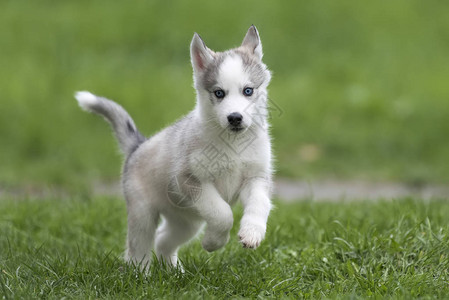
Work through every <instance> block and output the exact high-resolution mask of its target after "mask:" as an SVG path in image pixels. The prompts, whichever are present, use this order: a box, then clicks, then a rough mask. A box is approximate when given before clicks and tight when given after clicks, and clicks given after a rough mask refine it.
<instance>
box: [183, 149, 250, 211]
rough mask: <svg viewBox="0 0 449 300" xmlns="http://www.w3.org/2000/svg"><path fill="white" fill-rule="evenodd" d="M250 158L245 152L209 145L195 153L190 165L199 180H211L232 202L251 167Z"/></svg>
mask: <svg viewBox="0 0 449 300" xmlns="http://www.w3.org/2000/svg"><path fill="white" fill-rule="evenodd" d="M250 165H251V159H250V157H249V156H248V155H246V154H245V153H240V154H237V153H234V152H232V151H225V150H222V149H220V148H215V147H210V148H205V149H203V151H201V152H198V153H196V154H195V156H194V157H193V160H192V167H193V169H194V173H195V175H196V176H197V177H198V178H200V180H202V181H203V180H204V181H209V182H213V183H214V185H215V187H216V188H217V190H218V192H219V193H220V195H221V196H222V197H223V199H224V200H225V201H227V202H228V203H233V202H234V201H235V200H236V198H237V197H238V194H239V193H240V189H241V187H242V184H243V182H244V178H245V177H246V176H247V174H248V171H249V170H250V169H251V168H250Z"/></svg>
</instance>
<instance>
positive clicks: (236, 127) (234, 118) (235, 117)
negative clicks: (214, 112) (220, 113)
mask: <svg viewBox="0 0 449 300" xmlns="http://www.w3.org/2000/svg"><path fill="white" fill-rule="evenodd" d="M242 121H243V116H242V114H240V113H238V112H233V113H231V114H229V115H228V122H229V125H230V129H231V130H232V131H235V132H238V131H240V130H242V129H243V127H242Z"/></svg>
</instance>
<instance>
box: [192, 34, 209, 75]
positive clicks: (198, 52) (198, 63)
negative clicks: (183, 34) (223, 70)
mask: <svg viewBox="0 0 449 300" xmlns="http://www.w3.org/2000/svg"><path fill="white" fill-rule="evenodd" d="M213 55H214V52H213V51H212V50H210V49H209V48H207V47H206V44H204V42H203V40H202V39H201V38H200V36H199V35H198V33H195V34H194V35H193V39H192V43H191V44H190V59H191V60H192V66H193V71H194V73H195V74H200V73H202V72H204V70H206V67H207V66H208V65H209V64H210V63H211V62H212V61H213V59H214V56H213Z"/></svg>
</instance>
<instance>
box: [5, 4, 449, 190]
mask: <svg viewBox="0 0 449 300" xmlns="http://www.w3.org/2000/svg"><path fill="white" fill-rule="evenodd" d="M252 23H254V24H256V25H257V26H258V29H259V31H260V34H261V38H262V42H263V47H264V52H265V56H264V60H265V62H266V63H267V65H268V66H269V67H270V68H271V69H272V70H273V74H274V76H273V80H272V83H271V86H270V98H271V100H272V103H274V104H275V105H273V107H274V108H275V110H274V112H273V116H272V124H273V126H272V134H273V141H274V150H275V155H276V157H277V166H276V169H277V170H278V174H279V175H280V176H290V177H300V178H303V179H314V178H340V179H341V178H349V179H351V178H364V179H367V180H371V179H373V180H385V181H388V180H397V181H403V182H409V183H428V182H437V183H447V182H448V180H449V168H447V166H448V165H449V139H448V138H447V132H449V122H448V121H447V120H448V118H449V101H447V99H448V98H449V89H448V83H447V78H449V60H448V59H447V53H449V36H448V32H449V18H447V5H446V3H445V2H444V1H436V0H431V1H419V0H412V1H409V0H407V1H406V0H399V1H372V2H369V3H366V2H361V1H356V0H345V1H338V2H335V1H332V0H323V1H282V2H273V1H255V0H251V1H245V2H244V3H241V2H239V1H231V2H229V1H227V2H218V3H217V2H204V1H200V0H194V1H189V2H183V1H176V2H165V1H146V0H137V1H133V4H132V5H131V4H124V3H122V2H120V1H112V2H111V1H107V0H97V1H86V0H80V1H51V0H43V1H31V2H30V1H22V0H14V1H11V0H9V1H1V2H0V27H1V28H2V30H0V49H1V55H0V66H1V67H0V101H1V106H0V107H1V108H0V166H1V170H0V185H1V186H3V187H12V188H17V187H18V188H22V187H30V188H34V189H35V188H41V187H42V186H49V187H61V186H62V187H64V188H65V189H70V190H71V191H74V192H78V191H79V190H80V189H82V188H85V187H86V186H89V185H90V183H91V182H93V181H95V180H99V181H116V180H117V174H118V173H119V171H120V162H121V159H120V157H119V156H118V155H117V147H116V145H115V141H114V139H113V137H112V135H111V133H110V130H109V128H108V127H107V125H106V124H105V123H104V122H102V120H100V119H99V118H96V117H93V116H90V115H87V114H84V113H82V112H81V111H80V110H79V109H78V107H77V105H76V103H75V100H74V98H73V93H74V92H75V91H77V90H90V91H92V92H95V93H97V94H99V95H104V96H108V97H110V98H112V99H114V100H117V101H119V102H120V103H121V104H123V106H125V107H126V108H127V109H128V110H129V112H130V113H131V115H132V116H133V117H134V118H135V121H136V123H137V125H138V126H139V128H140V129H141V131H142V132H143V133H145V134H146V135H151V134H154V133H155V132H156V131H158V130H159V129H161V128H162V127H164V126H166V125H167V124H170V123H172V122H173V121H175V120H176V119H178V118H180V117H181V116H182V115H184V114H186V113H187V112H188V111H189V110H190V109H192V108H193V106H194V90H193V88H192V70H191V66H190V59H189V43H190V40H191V38H192V36H193V33H194V32H195V31H196V32H199V33H200V34H201V36H202V37H203V38H204V40H205V41H206V43H207V44H208V45H209V46H210V47H211V48H212V49H216V50H224V49H227V48H229V47H233V46H236V45H238V44H239V43H240V42H241V40H242V38H243V36H244V34H245V32H246V30H247V29H248V27H249V26H250V25H251V24H252Z"/></svg>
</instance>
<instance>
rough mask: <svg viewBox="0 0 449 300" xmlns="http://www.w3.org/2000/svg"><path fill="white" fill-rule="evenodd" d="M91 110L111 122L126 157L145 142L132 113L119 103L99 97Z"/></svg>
mask: <svg viewBox="0 0 449 300" xmlns="http://www.w3.org/2000/svg"><path fill="white" fill-rule="evenodd" d="M90 111H91V112H94V113H96V114H99V115H101V116H103V117H104V118H105V119H106V121H108V122H109V123H110V124H111V126H112V128H113V129H114V134H115V136H116V137H117V141H118V143H119V146H120V149H121V151H122V152H123V153H124V154H125V156H126V157H128V156H130V155H131V154H132V153H133V152H134V151H135V150H136V149H137V147H139V145H140V144H142V143H143V142H145V140H146V139H145V137H144V136H143V135H142V134H141V133H140V132H139V130H137V127H136V125H135V124H134V121H133V120H132V118H131V117H130V115H129V114H128V113H127V112H126V110H124V109H123V107H122V106H120V105H119V104H117V103H115V102H113V101H111V100H108V99H106V98H103V97H97V102H96V103H95V104H93V105H91V106H90Z"/></svg>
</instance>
